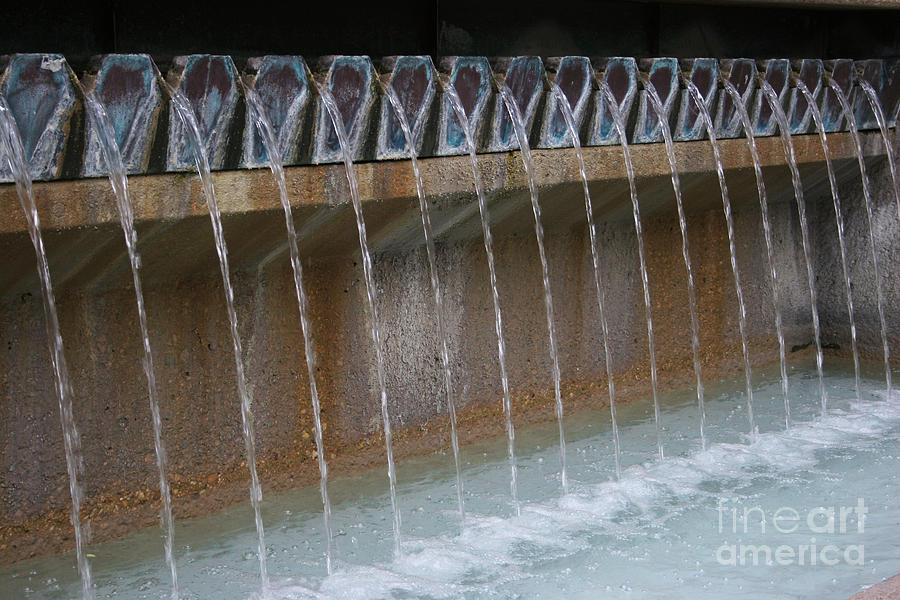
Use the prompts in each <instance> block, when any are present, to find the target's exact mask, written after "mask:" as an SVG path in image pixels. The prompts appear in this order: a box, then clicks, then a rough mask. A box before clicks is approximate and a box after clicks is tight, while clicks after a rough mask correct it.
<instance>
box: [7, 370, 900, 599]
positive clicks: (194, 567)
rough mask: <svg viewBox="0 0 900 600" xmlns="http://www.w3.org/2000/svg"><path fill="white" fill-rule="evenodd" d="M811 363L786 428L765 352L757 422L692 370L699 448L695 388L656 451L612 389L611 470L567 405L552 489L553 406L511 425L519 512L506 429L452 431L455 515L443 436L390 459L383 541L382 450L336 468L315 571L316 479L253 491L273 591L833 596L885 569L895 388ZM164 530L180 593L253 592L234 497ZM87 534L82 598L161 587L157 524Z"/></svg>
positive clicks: (14, 584) (872, 376)
mask: <svg viewBox="0 0 900 600" xmlns="http://www.w3.org/2000/svg"><path fill="white" fill-rule="evenodd" d="M826 367H827V368H826V375H827V377H826V386H827V392H828V395H829V406H830V407H831V410H830V413H829V415H828V416H827V417H825V418H824V419H823V418H820V417H819V416H818V413H817V411H818V409H819V398H818V382H817V377H816V374H815V370H814V368H813V364H812V362H811V361H809V363H808V364H806V363H803V366H802V367H800V366H797V367H795V369H794V370H793V371H792V373H791V381H790V384H791V407H792V410H793V416H794V420H795V423H796V425H795V426H794V427H793V428H792V429H791V431H790V432H784V431H783V423H784V406H783V402H782V398H781V387H780V381H779V376H778V372H777V369H775V370H772V369H769V370H760V372H759V374H758V376H757V379H758V381H757V382H756V385H755V386H754V400H755V402H756V404H755V406H754V408H755V410H756V414H757V420H758V423H759V427H760V432H761V434H760V436H759V437H758V438H757V439H749V438H748V437H747V436H746V431H747V412H746V406H745V405H744V404H743V401H744V397H745V394H744V393H743V391H742V389H743V374H742V373H739V372H736V373H735V376H734V378H733V379H732V380H727V381H718V382H709V384H708V385H707V403H706V408H707V417H708V422H707V430H706V432H707V435H708V437H709V443H710V445H709V449H708V450H706V451H702V450H701V449H700V440H699V426H698V412H697V406H696V395H695V393H694V390H693V389H692V388H686V389H684V390H681V391H678V392H674V393H670V394H664V395H662V397H661V399H662V401H663V411H662V424H663V427H664V431H663V433H664V442H665V445H666V455H667V458H666V459H665V461H663V462H659V461H658V460H656V458H655V457H656V433H655V426H654V423H653V416H652V407H651V406H647V404H649V403H641V404H643V406H635V405H624V406H622V407H621V410H620V433H621V439H622V449H623V475H622V479H621V480H619V481H614V473H615V465H614V457H613V442H612V435H611V431H610V425H609V414H608V412H607V411H599V412H596V413H591V412H588V413H580V414H577V415H574V416H573V417H570V418H569V419H568V420H567V422H566V435H567V442H568V457H567V458H568V469H569V477H570V486H571V488H570V493H569V494H568V495H567V496H564V497H563V496H561V494H560V481H559V454H558V446H557V441H558V439H557V436H558V430H557V427H556V424H555V423H554V424H548V425H546V426H542V427H536V428H531V429H523V430H521V431H520V432H519V435H518V437H517V451H518V452H519V497H520V501H521V507H522V513H521V516H518V517H516V516H514V515H515V512H514V510H513V507H512V505H511V501H510V497H509V466H508V464H507V459H506V440H505V438H498V439H496V440H491V441H488V442H485V443H481V444H475V445H470V446H467V447H464V448H463V449H462V458H463V459H464V470H463V478H464V480H465V489H466V498H465V500H466V509H467V519H466V522H465V524H464V525H461V524H460V521H459V512H458V509H457V498H456V489H455V473H454V467H453V460H452V456H451V454H450V452H449V448H448V450H447V452H445V453H438V454H435V455H431V456H427V457H422V458H418V459H413V460H408V461H405V462H404V463H401V464H400V465H398V485H399V487H398V504H399V507H400V510H401V514H402V519H403V521H402V533H403V555H402V557H401V558H399V559H393V558H392V546H393V534H392V521H391V510H390V499H389V494H388V489H387V479H386V477H385V476H384V472H383V471H384V469H383V468H379V469H374V470H372V471H368V472H365V473H361V474H358V475H355V476H352V477H342V478H335V479H334V480H333V481H332V482H331V484H330V489H331V491H332V500H333V503H334V520H333V527H334V532H335V559H336V560H335V570H334V573H333V574H332V575H330V576H329V575H327V574H326V569H325V558H324V551H325V543H324V539H323V535H322V531H321V523H322V518H321V501H320V499H319V494H318V490H317V488H315V487H310V488H304V489H298V490H295V491H292V492H288V493H283V494H268V495H266V498H265V502H264V503H263V519H264V521H265V526H266V533H267V536H266V542H267V550H268V552H267V554H268V557H267V558H268V566H269V574H270V577H271V580H272V592H271V597H272V598H279V599H281V598H284V599H288V598H354V599H355V598H433V599H438V598H523V599H525V598H566V599H570V598H667V599H668V598H692V599H696V598H748V599H749V598H754V599H757V598H816V599H820V598H836V599H839V598H846V597H848V596H850V595H851V594H853V593H855V592H857V591H859V590H860V589H863V588H864V587H865V586H867V585H871V584H873V583H876V582H878V581H880V580H882V579H884V578H886V577H889V576H892V575H894V574H896V573H898V572H900V535H898V533H900V501H898V497H900V494H898V492H900V469H898V468H897V467H898V459H900V395H895V396H894V397H893V398H891V399H887V398H886V397H885V394H884V392H883V385H884V384H883V379H882V377H881V374H879V373H878V372H877V371H872V372H871V373H868V377H866V378H864V379H863V388H862V390H863V393H862V396H863V397H862V398H861V399H859V400H858V401H857V399H855V398H854V397H853V396H854V380H853V372H852V368H851V366H850V365H849V363H848V364H847V365H841V364H837V365H836V364H834V361H826ZM448 443H449V442H448ZM176 502H177V501H176ZM829 509H833V515H834V519H833V526H829ZM745 513H746V514H747V516H748V519H746V520H745V519H744V515H745ZM860 514H862V515H864V519H860ZM842 517H843V518H842ZM763 519H764V521H765V523H764V524H763V523H762V520H763ZM745 527H746V530H745ZM763 529H764V531H763ZM175 539H176V542H177V548H176V560H177V563H178V569H179V579H180V585H181V592H182V597H183V598H195V599H207V598H208V599H249V598H257V597H258V593H259V589H260V582H259V570H258V561H257V557H256V554H255V552H254V550H255V546H256V533H255V529H254V526H253V512H252V509H251V507H250V505H249V503H248V504H247V505H241V506H236V507H232V508H230V509H228V510H226V511H224V512H221V513H217V514H215V515H211V516H208V517H204V518H199V519H191V520H182V521H178V522H176V532H175ZM742 545H743V546H744V548H742V547H741V546H742ZM747 546H753V547H752V548H749V549H748V548H746V547H747ZM813 547H814V548H813ZM89 552H90V553H91V554H93V555H94V556H95V557H94V558H92V566H93V570H94V582H95V584H96V586H97V596H98V598H127V599H132V598H134V599H138V598H140V599H162V598H168V597H169V594H170V590H169V578H168V574H167V571H166V566H165V560H164V557H163V544H162V531H161V530H160V529H159V528H153V529H151V530H145V531H142V532H139V533H137V534H134V535H132V536H129V537H128V538H125V539H122V540H118V541H116V542H110V543H105V544H97V545H94V546H91V547H90V549H89ZM813 556H815V564H812V563H813V558H812V557H813ZM754 558H755V561H754ZM754 562H755V563H756V564H754ZM831 563H833V564H831ZM79 595H80V585H79V580H78V573H77V569H76V568H75V560H74V557H73V556H72V555H62V556H53V557H47V558H42V559H36V560H31V561H27V562H22V563H19V564H17V565H14V566H13V567H10V568H7V569H4V570H2V571H0V597H3V598H52V599H56V598H67V599H68V598H75V597H78V596H79Z"/></svg>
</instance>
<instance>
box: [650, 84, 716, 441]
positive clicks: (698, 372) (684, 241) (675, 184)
mask: <svg viewBox="0 0 900 600" xmlns="http://www.w3.org/2000/svg"><path fill="white" fill-rule="evenodd" d="M645 88H646V90H647V96H648V98H649V99H650V103H651V104H652V105H653V110H654V112H656V119H657V121H659V128H660V130H661V131H662V135H663V140H664V141H665V144H666V154H667V155H668V157H669V168H670V170H671V172H672V189H673V190H674V192H675V205H676V207H677V209H678V226H679V228H680V229H681V255H682V256H683V257H684V268H685V269H686V270H687V288H688V307H689V309H690V315H691V353H692V355H693V358H694V375H695V376H696V377H697V406H698V408H699V409H700V443H701V445H702V447H703V449H704V450H706V446H707V443H706V406H705V405H704V402H703V374H702V369H701V366H700V319H699V318H698V317H697V291H696V288H695V286H694V269H693V266H692V265H691V251H690V247H689V245H688V235H687V218H686V217H685V215H684V203H683V202H682V199H681V183H680V182H679V180H678V164H677V163H676V161H675V144H674V142H673V141H672V131H671V129H670V128H669V122H668V121H667V120H666V111H665V109H664V108H663V104H662V100H660V99H659V94H657V93H656V88H655V87H653V83H651V82H650V81H647V84H646V86H645ZM696 89H697V88H696V87H695V88H694V91H696ZM700 104H702V102H700ZM704 108H705V107H704Z"/></svg>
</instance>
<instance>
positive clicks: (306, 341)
mask: <svg viewBox="0 0 900 600" xmlns="http://www.w3.org/2000/svg"><path fill="white" fill-rule="evenodd" d="M244 97H245V98H246V99H247V108H248V110H249V111H250V116H251V118H252V120H253V122H254V123H255V124H256V128H257V130H258V131H259V136H260V139H262V142H263V146H264V147H265V149H266V156H267V157H268V162H269V169H271V171H272V175H273V176H274V177H275V182H276V183H277V184H278V195H279V198H280V199H281V207H282V209H283V210H284V221H285V225H286V226H287V238H288V248H289V251H290V256H291V270H292V272H293V275H294V290H295V291H296V293H297V306H298V307H299V309H300V326H301V329H302V330H303V349H304V355H305V356H306V370H307V374H308V376H309V394H310V398H311V399H312V410H313V423H314V428H315V431H314V435H315V442H316V458H317V460H318V462H319V493H320V495H321V496H322V507H323V514H322V518H323V521H324V522H323V526H324V527H325V567H326V569H327V570H328V572H329V573H331V572H332V563H333V555H334V536H333V534H332V530H331V501H330V500H329V498H328V464H327V463H326V462H325V443H324V441H323V440H322V410H321V406H320V404H319V389H318V387H317V385H316V354H315V348H314V346H313V339H312V329H311V326H310V323H309V298H308V296H307V295H306V287H305V286H304V285H303V266H302V264H301V263H300V249H299V248H298V247H297V232H296V230H295V229H294V215H293V211H292V210H291V202H290V199H289V198H288V193H287V183H286V181H285V176H284V166H283V165H282V162H281V153H280V152H279V150H278V143H277V142H276V141H275V132H274V131H273V130H272V125H271V123H270V122H269V119H268V117H267V116H266V110H265V107H264V106H263V104H262V101H261V100H260V98H259V95H258V94H257V93H256V91H255V90H253V89H250V88H248V87H244Z"/></svg>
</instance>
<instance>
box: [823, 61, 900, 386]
mask: <svg viewBox="0 0 900 600" xmlns="http://www.w3.org/2000/svg"><path fill="white" fill-rule="evenodd" d="M827 80H828V86H829V88H831V91H832V92H834V96H835V97H836V98H837V99H838V102H839V103H840V105H841V110H842V111H843V113H844V117H845V118H846V119H847V124H848V125H849V127H850V133H851V134H852V136H853V143H854V148H855V149H856V158H857V160H858V162H859V175H860V178H861V179H862V190H863V204H865V207H866V220H867V221H868V224H869V248H870V249H871V250H872V277H873V278H874V280H875V302H876V304H877V305H878V321H879V324H880V325H881V347H882V352H883V355H884V380H885V385H886V387H887V394H888V398H890V397H891V388H892V387H893V383H892V381H891V379H892V374H891V351H890V347H889V346H888V336H887V321H886V320H885V317H884V292H883V290H882V287H881V276H880V273H879V271H880V268H879V261H878V246H877V244H876V243H875V215H874V213H873V210H872V192H871V190H870V188H869V175H868V173H866V161H865V158H864V157H863V152H862V144H861V143H860V141H859V130H858V129H857V128H856V121H855V120H854V118H853V111H852V110H851V108H850V102H849V101H848V100H847V96H846V95H845V94H844V90H842V89H841V86H839V85H838V84H837V82H836V81H835V80H834V79H832V78H831V77H828V78H827Z"/></svg>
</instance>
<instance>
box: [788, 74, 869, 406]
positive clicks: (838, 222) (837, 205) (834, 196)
mask: <svg viewBox="0 0 900 600" xmlns="http://www.w3.org/2000/svg"><path fill="white" fill-rule="evenodd" d="M794 84H795V85H796V86H797V89H798V90H800V93H801V94H803V97H804V98H805V99H806V104H807V106H809V109H810V112H811V113H812V118H813V121H815V123H816V129H817V130H818V132H819V138H820V139H821V140H822V152H823V153H824V154H825V167H826V170H827V171H828V185H829V187H830V188H831V200H832V204H833V206H834V221H835V226H836V227H837V234H838V248H839V250H840V253H841V272H842V274H843V276H844V288H845V289H846V291H847V316H848V318H849V320H850V349H851V351H852V353H853V372H854V375H855V379H856V394H857V395H859V394H860V391H859V390H860V383H859V350H858V348H857V340H856V318H855V316H854V310H853V286H852V284H851V281H850V268H849V266H848V265H847V246H846V241H845V239H844V215H843V210H842V209H841V200H840V197H839V196H838V189H837V179H836V177H835V174H834V167H833V166H832V164H831V156H830V154H829V152H828V135H827V134H826V133H825V124H824V123H823V122H822V113H821V111H819V107H818V106H817V105H816V100H815V98H813V95H812V94H811V93H810V91H809V88H808V87H806V84H805V83H803V80H802V79H800V78H799V77H794ZM879 285H880V284H879Z"/></svg>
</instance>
